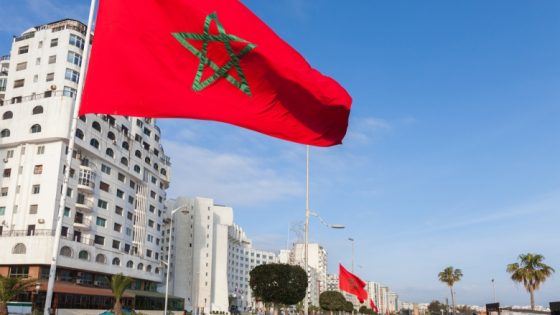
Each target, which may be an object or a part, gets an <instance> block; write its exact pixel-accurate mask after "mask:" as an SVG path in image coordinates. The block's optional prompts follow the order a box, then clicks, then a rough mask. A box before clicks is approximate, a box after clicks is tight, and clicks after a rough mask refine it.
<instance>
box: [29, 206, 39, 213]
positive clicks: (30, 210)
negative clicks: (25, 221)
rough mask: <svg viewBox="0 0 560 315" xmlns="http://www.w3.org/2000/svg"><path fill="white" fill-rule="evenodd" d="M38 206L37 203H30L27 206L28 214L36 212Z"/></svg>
mask: <svg viewBox="0 0 560 315" xmlns="http://www.w3.org/2000/svg"><path fill="white" fill-rule="evenodd" d="M38 208H39V205H30V206H29V214H37V209H38Z"/></svg>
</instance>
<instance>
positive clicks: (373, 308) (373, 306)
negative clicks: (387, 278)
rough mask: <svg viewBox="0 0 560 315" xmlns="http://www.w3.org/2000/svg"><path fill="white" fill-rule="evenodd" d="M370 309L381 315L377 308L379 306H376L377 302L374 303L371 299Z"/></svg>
mask: <svg viewBox="0 0 560 315" xmlns="http://www.w3.org/2000/svg"><path fill="white" fill-rule="evenodd" d="M369 307H371V309H372V310H373V311H374V312H376V313H379V309H378V308H377V305H375V302H373V299H371V298H370V299H369Z"/></svg>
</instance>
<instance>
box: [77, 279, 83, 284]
mask: <svg viewBox="0 0 560 315" xmlns="http://www.w3.org/2000/svg"><path fill="white" fill-rule="evenodd" d="M83 283H84V280H82V279H76V284H83Z"/></svg>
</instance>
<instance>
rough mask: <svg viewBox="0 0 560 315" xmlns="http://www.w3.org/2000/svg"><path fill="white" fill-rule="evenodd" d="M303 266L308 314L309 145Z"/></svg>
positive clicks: (304, 311)
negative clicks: (305, 277)
mask: <svg viewBox="0 0 560 315" xmlns="http://www.w3.org/2000/svg"><path fill="white" fill-rule="evenodd" d="M303 255H304V258H303V260H304V266H305V274H306V275H307V289H306V290H305V300H304V302H303V314H304V315H308V314H309V294H308V293H309V145H307V146H306V163H305V244H304V254H303Z"/></svg>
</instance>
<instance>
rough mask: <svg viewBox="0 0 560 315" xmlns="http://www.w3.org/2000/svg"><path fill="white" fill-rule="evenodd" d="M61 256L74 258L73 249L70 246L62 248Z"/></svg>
mask: <svg viewBox="0 0 560 315" xmlns="http://www.w3.org/2000/svg"><path fill="white" fill-rule="evenodd" d="M60 256H65V257H72V249H71V248H70V247H68V246H62V248H61V249H60Z"/></svg>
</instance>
